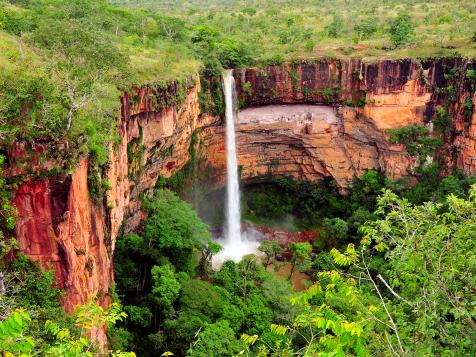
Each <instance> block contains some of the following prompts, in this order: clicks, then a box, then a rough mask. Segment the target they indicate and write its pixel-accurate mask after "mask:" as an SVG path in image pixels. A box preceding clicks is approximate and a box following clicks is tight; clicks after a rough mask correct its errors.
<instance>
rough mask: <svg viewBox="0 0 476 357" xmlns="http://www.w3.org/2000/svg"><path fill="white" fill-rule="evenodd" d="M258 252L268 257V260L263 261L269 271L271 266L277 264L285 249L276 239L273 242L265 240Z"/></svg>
mask: <svg viewBox="0 0 476 357" xmlns="http://www.w3.org/2000/svg"><path fill="white" fill-rule="evenodd" d="M258 250H259V251H260V252H263V253H264V254H265V255H266V258H264V259H263V260H262V264H263V267H264V268H265V269H267V268H268V266H269V265H270V264H274V263H276V259H277V258H278V256H279V255H281V253H282V252H283V248H282V247H281V245H280V244H279V242H278V241H277V240H276V239H274V240H272V241H270V240H267V239H265V240H264V241H263V242H262V243H261V245H260V246H259V248H258ZM275 268H276V267H275Z"/></svg>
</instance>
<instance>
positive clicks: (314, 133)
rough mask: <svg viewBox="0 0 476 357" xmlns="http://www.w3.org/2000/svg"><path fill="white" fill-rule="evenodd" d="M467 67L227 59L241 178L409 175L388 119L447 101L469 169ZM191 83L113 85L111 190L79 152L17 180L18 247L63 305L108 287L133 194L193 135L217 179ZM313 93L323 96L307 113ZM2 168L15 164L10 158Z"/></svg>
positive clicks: (402, 119) (415, 115) (426, 119)
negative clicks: (70, 166)
mask: <svg viewBox="0 0 476 357" xmlns="http://www.w3.org/2000/svg"><path fill="white" fill-rule="evenodd" d="M468 68H474V64H472V63H471V62H469V61H463V60H461V59H443V60H438V61H436V60H435V61H423V62H422V63H420V62H414V61H411V60H402V61H390V60H382V61H380V62H379V63H375V64H369V63H362V62H361V61H360V60H345V61H344V60H342V61H339V60H321V61H315V62H312V63H299V64H286V65H281V66H272V67H268V68H266V69H243V70H235V79H236V84H237V91H238V97H239V102H240V105H241V106H244V107H248V109H247V110H246V111H243V112H242V114H241V115H240V118H239V120H238V123H237V127H236V130H237V146H238V160H239V165H241V166H242V177H243V179H244V180H257V179H266V177H269V175H270V174H271V175H281V174H286V175H292V176H294V177H297V178H300V179H307V180H314V179H319V178H322V177H332V178H334V179H335V180H336V181H337V183H338V185H339V186H340V187H341V188H345V187H346V186H347V185H348V184H349V182H350V181H351V179H352V176H353V175H359V174H361V173H363V172H364V171H365V170H366V169H369V168H378V169H382V170H384V171H386V172H387V174H389V175H390V176H393V177H400V176H403V175H406V174H407V168H408V167H411V166H412V165H414V164H415V161H416V158H415V157H412V156H410V155H409V154H408V153H407V152H406V151H405V148H404V147H403V146H402V145H392V144H391V143H390V142H389V137H388V133H387V129H392V128H398V127H401V126H406V125H410V124H426V125H429V127H431V124H430V123H431V121H432V120H433V119H434V118H435V112H436V107H437V106H448V109H449V110H450V113H451V114H452V117H453V122H452V126H451V130H450V131H449V133H448V135H447V136H446V138H445V139H446V141H445V144H444V145H443V147H442V148H441V150H440V151H441V152H440V154H441V157H442V158H443V159H444V160H443V161H444V163H445V165H446V167H447V168H448V172H449V171H450V170H451V169H452V168H453V167H458V168H460V169H462V170H464V172H465V173H466V174H467V175H474V174H476V121H475V119H476V112H475V111H474V108H473V109H472V110H473V111H472V113H470V115H469V116H468V112H467V111H468V109H467V108H468V106H467V103H468V100H467V98H473V101H476V96H475V94H474V88H473V87H471V86H472V84H471V83H470V82H469V81H468V80H467V79H465V78H466V72H467V70H468ZM450 74H451V76H453V77H452V78H450ZM449 87H451V90H450V89H449ZM200 90H201V89H200V83H199V79H198V78H195V79H193V80H191V81H189V82H188V83H185V85H183V86H182V87H180V86H178V85H177V84H175V85H172V86H170V87H168V88H166V89H162V90H160V91H159V90H157V89H154V88H152V87H145V88H136V89H134V90H133V91H132V92H131V93H129V94H124V95H123V96H122V98H121V103H122V107H121V119H120V123H119V128H118V130H119V133H120V135H121V142H120V143H119V145H117V146H115V147H112V146H111V148H110V164H109V166H108V168H107V170H106V171H105V173H104V177H103V178H102V179H103V180H107V181H108V182H109V183H110V185H111V186H112V189H111V190H109V191H108V192H107V193H106V195H105V198H103V199H102V200H101V201H100V202H96V201H95V200H93V199H92V198H91V194H90V193H89V192H88V175H90V172H89V171H90V167H89V166H90V165H89V162H88V159H87V158H83V159H81V160H80V162H79V164H78V165H77V167H76V168H74V170H73V172H72V173H69V174H61V175H56V176H53V177H46V178H39V177H38V178H36V179H34V178H30V179H28V180H26V181H24V182H23V183H21V184H20V185H19V186H18V188H17V189H16V190H15V192H14V202H15V204H16V206H17V207H18V213H19V218H18V221H17V227H16V232H17V237H18V241H19V246H20V249H21V251H22V252H24V253H25V254H26V255H27V256H29V257H31V258H32V259H33V260H37V261H40V262H41V264H42V265H43V266H44V267H52V268H53V269H54V271H55V274H56V277H57V280H58V282H59V285H60V286H61V287H62V288H64V289H65V291H66V294H67V295H66V297H65V299H64V306H65V308H66V310H68V311H70V310H71V309H72V308H73V306H74V305H76V304H81V303H83V302H84V301H85V300H86V299H87V298H89V297H91V296H93V295H95V294H100V295H101V294H102V293H106V292H107V290H108V287H109V286H110V284H111V282H112V281H113V268H112V255H113V252H114V244H115V239H116V236H117V235H118V232H119V231H120V227H121V226H122V227H123V229H124V231H126V232H127V231H131V230H133V229H135V228H137V227H138V226H139V224H140V222H141V220H142V219H143V218H144V213H143V212H141V210H140V202H141V197H142V196H143V195H147V194H148V193H149V192H150V191H151V190H152V189H153V188H154V187H155V186H156V183H157V180H158V178H159V176H163V177H169V176H171V175H172V174H173V173H175V172H177V171H178V170H180V169H181V168H182V167H183V166H184V165H185V164H186V163H187V161H188V160H189V158H190V152H191V151H190V146H191V145H196V146H197V147H198V146H200V147H201V148H202V149H201V152H200V154H201V155H202V157H203V159H204V160H205V162H206V166H209V167H212V168H213V170H212V171H211V173H210V177H209V178H210V181H211V182H212V184H213V186H214V187H220V186H222V185H223V182H224V178H225V174H226V172H225V167H226V160H225V154H226V153H225V135H224V128H223V125H222V120H221V118H220V117H219V116H217V115H209V114H207V113H202V112H201V109H200V108H201V106H200ZM453 97H454V98H455V99H454V100H453V99H452V98H453ZM164 98H166V99H167V100H164ZM290 104H300V105H304V107H301V109H299V108H298V107H294V109H289V107H288V109H286V110H284V111H282V112H279V111H278V114H277V115H275V114H276V109H273V107H270V105H273V106H276V105H278V106H281V105H290ZM310 104H319V105H322V106H324V107H320V108H321V109H320V111H318V112H315V110H316V109H315V108H313V107H309V105H310ZM298 109H299V110H298ZM260 111H261V112H260ZM273 111H274V114H273ZM267 116H268V120H264V119H263V118H264V117H267ZM38 150H40V149H38ZM17 151H18V153H17V154H16V155H17V156H18V157H21V156H22V154H21V150H20V149H18V150H17ZM43 165H45V164H43ZM51 165H53V166H54V164H50V166H51ZM45 166H46V165H45ZM199 169H200V168H199ZM9 173H10V175H12V176H21V174H22V173H21V170H17V169H16V168H15V167H10V168H9ZM106 300H107V299H106ZM106 300H104V303H105V304H107V301H106Z"/></svg>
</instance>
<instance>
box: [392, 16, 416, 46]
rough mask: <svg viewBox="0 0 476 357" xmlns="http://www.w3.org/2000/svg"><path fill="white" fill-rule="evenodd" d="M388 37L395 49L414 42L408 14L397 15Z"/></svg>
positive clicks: (411, 24)
mask: <svg viewBox="0 0 476 357" xmlns="http://www.w3.org/2000/svg"><path fill="white" fill-rule="evenodd" d="M390 35H391V38H392V42H393V44H394V46H395V47H405V46H408V45H410V44H412V43H413V42H414V41H415V30H414V25H413V23H412V19H411V17H410V15H409V14H407V13H405V12H401V13H399V14H398V16H397V18H396V19H395V20H393V22H392V25H391V27H390Z"/></svg>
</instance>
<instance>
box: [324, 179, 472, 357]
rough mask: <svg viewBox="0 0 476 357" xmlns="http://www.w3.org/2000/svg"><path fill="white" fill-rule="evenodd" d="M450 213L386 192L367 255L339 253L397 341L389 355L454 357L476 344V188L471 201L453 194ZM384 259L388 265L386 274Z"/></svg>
mask: <svg viewBox="0 0 476 357" xmlns="http://www.w3.org/2000/svg"><path fill="white" fill-rule="evenodd" d="M446 206H447V208H446V210H442V209H443V205H442V204H441V203H434V202H426V203H424V204H423V205H420V206H415V205H412V204H411V203H409V202H408V201H407V200H406V199H401V198H398V197H397V196H396V195H395V194H393V193H391V192H390V191H388V190H386V191H384V193H383V195H382V196H381V197H380V198H379V199H378V209H377V211H376V213H377V214H379V215H380V216H381V217H382V218H381V219H379V220H376V221H374V222H368V223H367V224H366V225H364V226H363V227H362V232H363V233H364V238H363V240H362V247H361V252H360V254H359V253H358V252H357V251H355V250H354V247H353V245H349V246H348V247H347V250H346V252H345V253H340V252H338V251H337V250H335V249H334V250H333V251H331V253H332V254H333V256H334V259H335V261H336V263H337V264H339V265H341V266H352V265H354V266H356V267H357V271H360V272H363V273H365V275H366V277H367V279H368V281H369V282H370V286H371V287H372V288H373V291H374V292H375V293H376V294H377V295H378V297H379V299H380V302H381V305H382V307H383V308H384V310H385V312H386V315H387V319H388V324H389V325H390V327H391V330H392V331H393V334H394V336H395V337H396V343H395V347H393V346H392V343H391V342H390V341H389V348H390V349H393V348H395V349H396V350H399V351H400V353H401V354H406V353H412V354H417V355H418V354H421V353H430V354H434V353H437V351H440V352H441V351H445V352H446V353H449V354H451V353H454V352H456V350H460V351H461V350H468V349H471V348H472V347H471V346H474V341H476V322H475V316H474V311H473V310H472V308H471V307H470V306H472V305H473V304H475V303H476V298H475V296H474V294H473V291H474V289H475V288H476V285H475V282H474V278H473V277H474V276H475V274H476V268H475V267H476V265H475V264H473V263H472V262H475V261H476V254H475V252H476V240H475V239H474V237H476V220H475V219H474V218H475V217H476V185H473V186H472V188H471V189H470V193H469V199H468V200H466V199H464V198H458V197H457V196H455V195H453V194H450V195H449V196H448V197H447V202H446ZM379 255H383V257H384V258H385V259H386V261H387V263H386V264H384V265H381V264H380V268H378V267H379V265H376V264H375V262H376V260H377V258H378V256H379ZM389 305H390V306H391V305H393V307H390V306H389ZM408 321H413V323H411V324H408ZM424 351H425V352H424Z"/></svg>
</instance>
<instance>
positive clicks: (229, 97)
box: [213, 70, 259, 265]
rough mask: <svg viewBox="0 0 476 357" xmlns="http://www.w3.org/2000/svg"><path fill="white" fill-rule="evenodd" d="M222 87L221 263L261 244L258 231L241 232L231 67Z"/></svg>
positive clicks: (249, 252)
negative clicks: (223, 178) (223, 179)
mask: <svg viewBox="0 0 476 357" xmlns="http://www.w3.org/2000/svg"><path fill="white" fill-rule="evenodd" d="M223 89H224V94H225V108H226V110H225V116H226V168H227V177H226V179H227V180H226V202H225V207H226V208H225V209H226V212H225V213H226V223H225V229H224V231H225V237H224V238H221V239H219V240H218V243H220V244H221V245H222V246H223V250H222V251H221V252H220V253H219V254H217V255H216V256H215V257H214V259H213V260H214V263H218V264H220V263H222V262H224V261H226V260H230V259H231V260H234V261H240V260H241V258H243V257H244V256H245V255H248V254H252V253H255V252H256V251H257V248H258V246H259V243H258V241H257V240H256V238H255V234H259V233H258V232H254V231H250V230H248V231H247V232H242V231H241V210H240V186H239V181H238V159H237V155H236V141H235V120H236V109H235V108H236V106H235V104H236V92H235V79H234V78H233V72H232V70H227V71H226V73H225V74H224V75H223ZM214 265H215V264H214Z"/></svg>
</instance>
